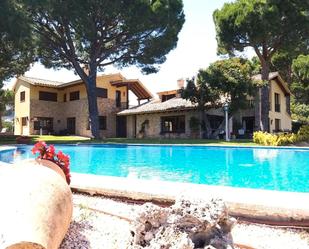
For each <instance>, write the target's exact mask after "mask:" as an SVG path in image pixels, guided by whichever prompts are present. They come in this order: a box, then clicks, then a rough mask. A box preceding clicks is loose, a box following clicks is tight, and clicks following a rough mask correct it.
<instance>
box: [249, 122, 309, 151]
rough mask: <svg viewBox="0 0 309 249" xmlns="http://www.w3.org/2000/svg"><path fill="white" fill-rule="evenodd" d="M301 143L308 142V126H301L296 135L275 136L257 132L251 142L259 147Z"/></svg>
mask: <svg viewBox="0 0 309 249" xmlns="http://www.w3.org/2000/svg"><path fill="white" fill-rule="evenodd" d="M302 141H309V125H306V126H302V127H301V128H300V129H299V131H298V132H297V133H296V134H294V133H288V134H278V135H275V134H270V133H267V132H262V131H257V132H254V134H253V142H254V143H257V144H261V145H270V146H280V145H288V144H295V143H297V142H302Z"/></svg>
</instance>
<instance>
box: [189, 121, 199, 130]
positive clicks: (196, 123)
mask: <svg viewBox="0 0 309 249" xmlns="http://www.w3.org/2000/svg"><path fill="white" fill-rule="evenodd" d="M189 126H190V129H191V131H193V132H196V131H198V129H199V126H200V120H199V119H198V118H197V117H191V118H190V120H189Z"/></svg>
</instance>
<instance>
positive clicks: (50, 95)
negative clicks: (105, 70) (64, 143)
mask: <svg viewBox="0 0 309 249" xmlns="http://www.w3.org/2000/svg"><path fill="white" fill-rule="evenodd" d="M13 90H14V92H15V118H14V127H15V131H14V133H15V135H37V134H63V135H64V134H76V135H81V136H91V132H90V127H89V115H88V100H87V92H86V87H85V85H84V83H83V82H82V81H81V80H77V81H72V82H66V83H65V82H57V81H50V80H43V79H36V78H30V77H25V76H21V77H19V78H18V79H17V81H16V83H15V85H14V88H13ZM129 91H132V92H133V93H134V94H135V95H136V96H137V98H138V100H143V99H150V98H152V95H151V93H150V92H149V91H148V90H147V89H146V88H145V87H144V86H143V84H142V83H141V82H140V81H139V80H128V79H126V78H125V77H123V76H122V75H121V74H110V75H102V76H98V78H97V101H98V109H99V129H100V135H101V137H116V136H122V137H125V136H126V122H125V120H126V119H125V118H124V117H120V116H117V115H116V114H117V113H118V112H120V111H122V110H124V109H127V108H128V107H129Z"/></svg>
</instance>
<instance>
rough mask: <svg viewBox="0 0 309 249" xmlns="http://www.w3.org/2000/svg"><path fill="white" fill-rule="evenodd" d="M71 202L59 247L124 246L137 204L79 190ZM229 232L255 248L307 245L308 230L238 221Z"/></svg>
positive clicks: (294, 248) (120, 248) (117, 248)
mask: <svg viewBox="0 0 309 249" xmlns="http://www.w3.org/2000/svg"><path fill="white" fill-rule="evenodd" d="M73 203H74V211H73V220H72V223H71V226H70V229H69V231H68V233H67V235H66V237H65V239H64V241H63V242H62V245H61V246H60V249H73V248H74V249H90V248H91V249H103V248H104V249H125V248H127V247H128V243H129V241H130V230H129V228H130V219H131V218H132V216H133V214H134V212H135V211H136V209H137V208H138V207H139V205H137V204H132V203H127V202H123V201H117V200H112V199H108V198H104V197H91V196H88V195H83V194H74V195H73ZM232 234H233V238H234V241H235V242H239V243H241V244H246V245H250V246H252V247H254V248H256V249H285V248H286V249H306V248H308V249H309V231H308V230H307V231H305V230H300V229H288V228H274V227H269V226H265V225H256V224H251V223H242V222H238V224H237V225H236V226H235V227H234V228H233V231H232Z"/></svg>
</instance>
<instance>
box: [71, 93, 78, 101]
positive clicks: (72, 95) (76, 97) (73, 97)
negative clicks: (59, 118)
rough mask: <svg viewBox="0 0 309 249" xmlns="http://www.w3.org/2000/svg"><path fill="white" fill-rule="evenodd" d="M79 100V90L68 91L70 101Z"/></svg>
mask: <svg viewBox="0 0 309 249" xmlns="http://www.w3.org/2000/svg"><path fill="white" fill-rule="evenodd" d="M73 100H79V91H75V92H70V101H73Z"/></svg>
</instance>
